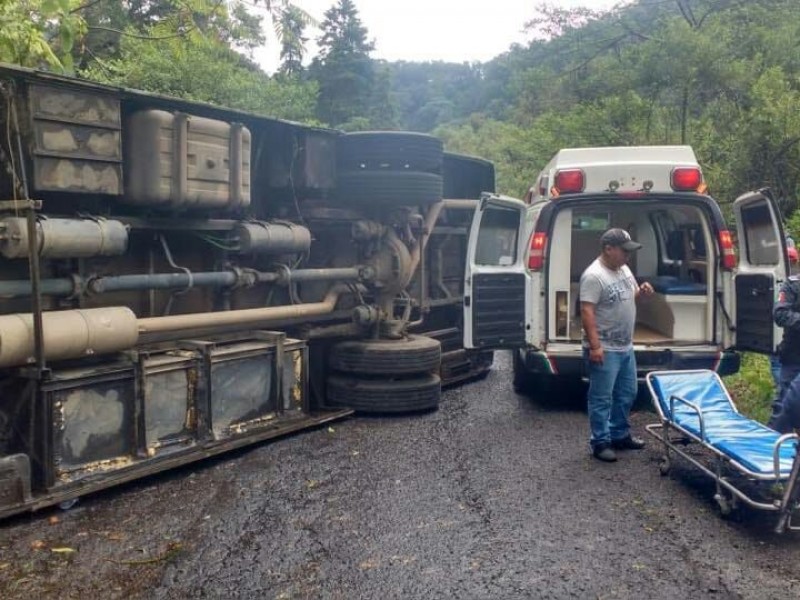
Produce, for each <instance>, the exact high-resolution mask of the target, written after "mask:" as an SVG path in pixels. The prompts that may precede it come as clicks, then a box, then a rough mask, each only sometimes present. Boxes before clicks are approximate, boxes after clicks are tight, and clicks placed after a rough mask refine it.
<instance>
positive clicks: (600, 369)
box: [584, 349, 636, 448]
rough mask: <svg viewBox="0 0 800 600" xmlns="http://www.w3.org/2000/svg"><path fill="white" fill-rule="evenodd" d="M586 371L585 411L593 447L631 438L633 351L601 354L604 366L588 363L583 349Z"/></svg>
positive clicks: (634, 366)
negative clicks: (587, 387) (586, 405)
mask: <svg viewBox="0 0 800 600" xmlns="http://www.w3.org/2000/svg"><path fill="white" fill-rule="evenodd" d="M584 358H585V360H586V363H587V364H586V371H587V373H588V374H589V394H588V412H589V427H590V428H591V430H592V437H591V439H590V441H589V443H590V444H591V446H592V448H596V447H597V445H598V444H608V443H610V442H611V441H612V440H621V439H623V438H626V437H628V436H629V435H630V423H629V422H628V416H629V415H630V413H631V407H632V406H633V402H634V401H635V400H636V356H635V355H634V353H633V349H631V350H628V351H626V352H612V351H609V350H606V351H605V352H603V364H602V365H599V364H596V363H593V362H589V351H588V350H584Z"/></svg>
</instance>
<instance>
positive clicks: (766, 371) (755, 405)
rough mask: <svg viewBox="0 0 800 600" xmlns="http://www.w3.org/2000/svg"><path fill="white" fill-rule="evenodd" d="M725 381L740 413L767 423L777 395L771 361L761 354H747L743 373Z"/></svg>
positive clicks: (744, 358)
mask: <svg viewBox="0 0 800 600" xmlns="http://www.w3.org/2000/svg"><path fill="white" fill-rule="evenodd" d="M724 380H725V386H726V387H727V388H728V391H729V392H730V393H731V396H732V397H733V400H734V402H736V406H737V407H738V408H739V411H740V412H741V413H743V414H745V415H747V416H748V417H750V418H751V419H756V420H757V421H761V422H762V423H766V422H767V420H768V419H769V417H770V414H771V405H772V397H773V394H774V393H775V386H774V385H773V382H772V374H771V373H770V368H769V359H768V358H767V357H766V356H761V355H759V354H750V353H745V354H744V355H743V356H742V368H741V371H740V372H739V373H737V374H736V375H730V376H728V377H725V378H724Z"/></svg>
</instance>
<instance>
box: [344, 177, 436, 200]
mask: <svg viewBox="0 0 800 600" xmlns="http://www.w3.org/2000/svg"><path fill="white" fill-rule="evenodd" d="M336 197H337V198H338V200H339V202H341V203H342V204H348V203H350V204H359V205H366V204H368V205H371V206H378V207H387V208H390V207H394V206H419V205H421V204H422V205H427V204H434V203H436V202H439V201H440V200H441V199H442V177H441V175H436V174H434V173H418V172H414V171H347V172H344V173H340V174H339V181H338V185H337V190H336Z"/></svg>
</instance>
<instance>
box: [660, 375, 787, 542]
mask: <svg viewBox="0 0 800 600" xmlns="http://www.w3.org/2000/svg"><path fill="white" fill-rule="evenodd" d="M647 386H648V388H649V390H650V395H651V397H652V399H653V404H654V406H655V409H656V411H657V413H658V416H659V418H660V422H659V423H653V424H651V425H648V426H647V427H646V430H647V432H648V433H649V434H650V435H652V436H653V437H655V438H656V439H658V440H659V441H660V442H661V443H662V444H663V446H664V459H663V461H662V463H661V465H660V469H661V473H662V474H663V475H666V474H667V473H669V470H670V467H671V465H672V462H671V461H672V454H673V453H675V454H677V455H679V456H681V457H682V458H684V459H686V460H687V461H688V462H689V463H691V464H692V465H693V466H695V467H697V468H698V469H699V470H700V471H702V472H703V473H704V474H706V475H708V476H709V477H711V478H712V479H713V480H714V482H715V483H716V494H715V495H714V499H715V500H716V501H717V503H718V505H719V507H720V510H721V512H722V513H723V515H726V514H729V513H730V512H731V511H732V510H734V509H735V508H736V507H737V506H738V503H739V502H740V501H741V502H744V503H745V504H747V505H749V506H751V507H753V508H756V509H761V510H767V511H774V512H777V513H778V519H777V525H776V528H775V530H776V531H777V532H778V533H782V532H783V531H784V530H786V529H793V530H800V525H797V526H794V525H793V524H792V515H793V514H794V513H795V511H796V510H797V509H798V508H800V503H799V502H798V500H799V499H798V496H800V482H799V481H798V475H799V474H800V460H797V458H796V456H797V448H798V436H797V434H795V433H790V434H785V435H781V434H779V433H777V432H775V431H773V430H772V429H770V428H769V427H766V426H765V425H762V424H761V423H758V422H757V421H753V420H752V419H749V418H747V417H745V416H744V415H742V414H740V413H739V411H738V410H736V406H735V405H734V403H733V400H731V397H730V395H729V394H728V390H727V389H725V385H724V384H723V382H722V380H721V379H720V378H719V376H718V375H717V374H716V373H715V372H713V371H708V370H700V371H655V372H652V373H649V374H648V375H647ZM692 442H696V443H697V444H701V445H702V451H701V452H692V453H690V452H689V451H688V446H689V445H690V444H691V443H692Z"/></svg>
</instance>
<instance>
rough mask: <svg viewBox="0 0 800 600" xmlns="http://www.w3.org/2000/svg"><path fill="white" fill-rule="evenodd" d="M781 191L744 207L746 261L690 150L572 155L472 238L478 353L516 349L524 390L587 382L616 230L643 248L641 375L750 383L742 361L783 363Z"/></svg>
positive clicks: (469, 318)
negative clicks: (709, 372) (776, 313)
mask: <svg viewBox="0 0 800 600" xmlns="http://www.w3.org/2000/svg"><path fill="white" fill-rule="evenodd" d="M778 215H779V213H778V210H777V207H776V205H775V203H774V201H773V199H772V198H771V196H770V195H769V193H768V191H766V190H762V191H761V192H751V193H748V194H745V195H743V196H741V197H739V198H738V199H737V200H736V201H735V202H734V204H733V216H734V217H735V219H736V222H737V239H738V252H737V250H736V248H735V247H734V238H733V236H732V235H731V232H730V231H729V230H728V228H727V226H726V223H725V220H724V219H723V215H722V211H721V210H720V206H719V205H718V204H717V202H716V201H715V200H714V199H713V198H712V197H711V196H709V195H708V194H707V193H706V184H705V181H704V178H703V173H702V170H701V168H700V165H699V164H698V162H697V160H696V158H695V155H694V152H693V151H692V149H691V148H690V147H688V146H648V147H620V148H578V149H566V150H561V151H560V152H558V153H557V154H556V156H555V157H554V158H553V159H552V160H551V161H550V163H548V165H547V166H546V167H545V168H544V170H543V171H542V172H541V174H540V175H539V177H538V180H537V182H536V184H535V186H534V187H533V188H532V189H531V192H530V193H529V194H528V197H527V198H526V201H522V200H517V199H514V198H509V197H505V196H498V195H488V194H487V195H484V197H483V198H482V199H481V202H480V204H479V206H478V208H477V209H476V212H475V216H474V219H473V222H472V227H471V230H470V239H469V244H468V261H467V271H466V276H465V277H466V279H465V282H466V285H465V297H464V325H465V327H464V338H465V339H464V346H465V347H467V348H484V349H489V348H492V349H498V348H510V349H513V350H514V382H515V387H516V388H517V389H518V390H519V391H529V392H531V391H533V392H536V391H539V392H545V391H547V392H549V393H553V392H554V391H556V389H557V387H555V386H560V385H561V384H573V383H575V382H580V381H581V379H582V378H583V377H584V374H585V366H584V360H583V351H582V343H581V342H582V330H581V321H580V300H579V281H580V277H581V273H583V271H584V269H585V268H586V267H587V266H588V265H589V264H590V263H591V262H592V261H593V260H594V259H595V258H596V257H597V256H598V255H599V253H600V236H601V235H602V233H603V232H604V231H605V230H607V229H609V228H611V227H621V228H623V229H626V230H627V231H629V232H630V234H631V236H632V237H633V239H635V240H636V241H638V242H640V243H641V244H642V245H643V247H642V249H641V250H639V251H638V252H636V253H634V254H632V255H631V258H630V263H629V264H630V267H631V269H632V271H633V273H634V275H636V277H637V279H638V280H639V282H640V283H642V282H645V281H649V282H650V283H651V284H652V285H653V288H654V289H655V294H653V295H652V296H647V297H641V298H640V299H639V300H638V301H637V318H636V328H635V332H634V347H635V351H636V359H637V368H638V371H639V372H638V375H639V376H640V377H643V376H644V375H645V374H646V373H647V372H649V371H652V370H661V369H701V368H702V369H713V370H715V371H717V372H718V373H720V374H721V375H727V374H731V373H735V372H737V371H738V370H739V354H738V351H740V350H749V351H756V352H762V353H770V352H772V351H773V350H774V347H775V346H776V344H777V343H778V342H779V341H780V329H779V328H777V327H776V326H775V325H774V323H773V320H772V306H773V303H774V300H775V295H776V292H777V289H778V286H779V284H780V283H781V282H782V281H783V280H784V279H785V278H786V277H787V265H788V260H787V257H786V251H785V243H784V234H783V229H782V226H781V222H780V218H779V216H778Z"/></svg>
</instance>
